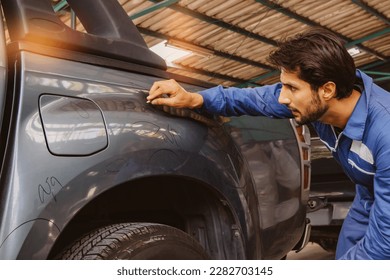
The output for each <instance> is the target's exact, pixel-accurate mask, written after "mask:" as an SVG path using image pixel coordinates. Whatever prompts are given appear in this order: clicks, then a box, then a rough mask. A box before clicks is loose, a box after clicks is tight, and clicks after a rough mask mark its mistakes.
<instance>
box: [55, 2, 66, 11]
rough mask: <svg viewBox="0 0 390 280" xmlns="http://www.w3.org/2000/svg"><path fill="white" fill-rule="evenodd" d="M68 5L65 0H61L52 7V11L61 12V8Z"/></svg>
mask: <svg viewBox="0 0 390 280" xmlns="http://www.w3.org/2000/svg"><path fill="white" fill-rule="evenodd" d="M67 5H68V2H67V1H66V0H61V1H60V2H58V3H57V4H55V5H54V7H53V9H54V11H55V12H58V11H61V10H62V9H63V8H65V7H66V6H67Z"/></svg>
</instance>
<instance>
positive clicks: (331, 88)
mask: <svg viewBox="0 0 390 280" xmlns="http://www.w3.org/2000/svg"><path fill="white" fill-rule="evenodd" d="M320 89H321V90H322V97H323V98H324V100H330V99H332V98H333V97H335V96H336V84H335V83H334V82H326V83H325V84H323V85H322V86H321V87H320Z"/></svg>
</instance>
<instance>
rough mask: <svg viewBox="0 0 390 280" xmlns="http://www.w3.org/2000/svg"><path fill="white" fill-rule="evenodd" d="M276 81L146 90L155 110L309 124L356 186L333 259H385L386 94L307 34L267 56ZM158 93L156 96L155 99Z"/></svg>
mask: <svg viewBox="0 0 390 280" xmlns="http://www.w3.org/2000/svg"><path fill="white" fill-rule="evenodd" d="M270 62H271V63H273V64H274V65H275V66H276V67H278V68H279V69H280V71H281V74H280V81H281V83H277V84H274V85H269V86H263V87H258V88H247V89H238V88H227V89H225V88H223V87H221V86H218V87H215V88H211V89H208V90H204V91H201V92H199V93H193V92H187V91H185V90H184V89H183V88H182V87H180V86H179V85H178V84H177V83H176V82H175V81H174V80H169V81H159V82H156V83H154V84H153V86H152V88H151V89H150V93H149V96H148V97H147V99H148V100H149V101H150V102H151V103H152V104H155V105H168V106H173V107H177V108H182V107H188V108H201V109H202V110H206V111H208V112H210V113H213V114H220V115H225V116H237V115H244V114H246V115H265V116H269V117H275V118H290V117H293V118H294V119H295V120H296V121H297V123H299V124H306V123H312V125H313V126H314V128H315V129H316V130H317V133H318V135H319V136H320V138H321V140H322V141H323V142H324V143H325V145H326V146H327V147H328V148H329V150H330V151H331V152H332V154H333V156H334V158H335V159H336V160H337V161H338V162H339V163H340V164H341V165H342V167H343V169H344V171H345V172H346V173H347V174H348V176H349V177H350V178H351V180H353V182H354V183H356V197H355V199H354V201H353V203H352V206H351V209H350V211H349V213H348V215H347V217H346V219H345V221H344V223H343V226H342V230H341V233H340V236H339V241H338V245H337V251H336V259H390V94H389V92H387V91H385V90H384V89H382V88H380V87H378V86H377V85H375V84H373V81H372V79H371V78H370V77H368V76H367V75H365V74H364V73H362V72H361V71H359V70H356V69H355V65H354V62H353V59H352V57H351V56H350V55H349V53H348V52H347V50H346V49H345V47H344V44H343V42H342V41H341V40H340V39H339V38H337V37H336V36H335V35H334V34H333V33H331V32H329V31H327V30H323V29H312V30H310V31H308V32H306V33H303V34H300V35H297V36H295V37H293V38H291V39H289V40H286V41H285V42H283V43H282V44H281V45H280V46H279V47H278V49H277V50H275V51H274V52H273V53H271V55H270ZM163 94H164V97H168V98H164V97H163V96H162V95H163Z"/></svg>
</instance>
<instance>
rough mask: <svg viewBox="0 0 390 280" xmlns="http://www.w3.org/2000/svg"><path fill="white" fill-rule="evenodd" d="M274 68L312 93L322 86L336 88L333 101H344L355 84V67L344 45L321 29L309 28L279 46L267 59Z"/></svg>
mask: <svg viewBox="0 0 390 280" xmlns="http://www.w3.org/2000/svg"><path fill="white" fill-rule="evenodd" d="M269 61H270V62H271V63H272V64H274V65H275V66H276V67H278V68H283V69H286V70H287V71H289V72H297V73H298V77H299V78H300V79H302V80H304V81H305V82H307V83H309V84H310V86H311V88H312V89H313V90H315V91H317V90H318V88H319V87H320V86H322V85H323V84H325V83H326V82H329V81H332V82H334V83H335V84H336V98H337V99H341V98H344V97H348V96H349V95H351V93H352V89H353V85H354V83H355V79H356V76H355V71H356V67H355V63H354V61H353V58H352V57H351V55H350V54H349V53H348V51H347V49H346V48H345V47H344V42H343V41H342V40H341V39H340V38H338V37H337V36H336V35H335V34H333V33H332V32H330V31H328V30H327V29H323V28H313V29H311V30H309V31H307V32H304V33H301V34H298V35H296V36H294V37H293V38H291V39H287V40H285V41H283V42H281V43H280V45H279V46H278V48H277V49H276V50H275V51H273V52H272V53H271V54H270V56H269Z"/></svg>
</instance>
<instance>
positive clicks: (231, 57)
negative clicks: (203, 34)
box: [137, 26, 274, 70]
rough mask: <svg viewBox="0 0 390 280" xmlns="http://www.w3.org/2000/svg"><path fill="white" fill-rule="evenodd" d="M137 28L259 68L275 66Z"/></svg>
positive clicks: (143, 29)
mask: <svg viewBox="0 0 390 280" xmlns="http://www.w3.org/2000/svg"><path fill="white" fill-rule="evenodd" d="M137 28H138V30H139V31H140V32H141V33H142V34H144V35H148V36H152V37H155V38H159V39H162V40H167V41H169V40H171V39H174V40H176V41H182V42H183V43H185V44H187V45H193V46H194V49H195V48H203V49H205V50H208V51H209V52H211V53H212V54H213V55H216V56H220V57H223V58H226V59H230V60H234V61H237V62H240V63H244V64H248V65H251V66H254V67H259V68H262V69H266V70H273V69H274V68H273V67H271V66H269V65H267V64H264V63H261V62H257V61H254V60H250V59H247V58H243V57H241V56H236V55H233V54H230V53H224V52H221V51H217V50H214V49H212V48H209V47H204V46H201V45H197V44H194V43H192V42H189V41H185V40H178V39H176V38H173V37H170V36H168V35H165V34H162V33H160V32H157V31H152V30H150V29H146V28H143V27H140V26H137Z"/></svg>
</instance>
